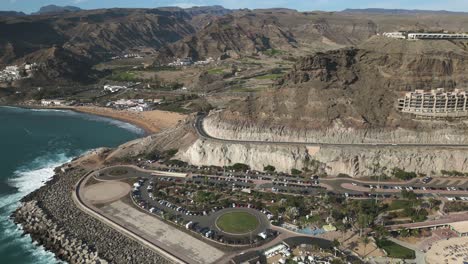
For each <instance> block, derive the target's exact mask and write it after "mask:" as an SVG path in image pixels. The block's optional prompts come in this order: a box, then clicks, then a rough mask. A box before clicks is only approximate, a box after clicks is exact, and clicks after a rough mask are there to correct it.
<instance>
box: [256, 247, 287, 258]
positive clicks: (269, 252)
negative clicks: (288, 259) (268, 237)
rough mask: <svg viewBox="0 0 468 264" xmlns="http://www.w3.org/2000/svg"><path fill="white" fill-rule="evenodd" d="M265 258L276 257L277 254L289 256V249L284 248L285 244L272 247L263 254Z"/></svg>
mask: <svg viewBox="0 0 468 264" xmlns="http://www.w3.org/2000/svg"><path fill="white" fill-rule="evenodd" d="M263 254H264V255H265V257H267V258H271V257H273V256H276V255H278V254H282V255H284V256H289V255H291V252H289V247H288V246H286V245H285V244H278V245H276V246H273V247H271V248H269V249H267V250H265V251H264V252H263Z"/></svg>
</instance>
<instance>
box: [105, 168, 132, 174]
mask: <svg viewBox="0 0 468 264" xmlns="http://www.w3.org/2000/svg"><path fill="white" fill-rule="evenodd" d="M127 173H128V170H127V169H124V168H115V169H112V170H111V171H109V174H110V175H112V176H120V175H124V174H127Z"/></svg>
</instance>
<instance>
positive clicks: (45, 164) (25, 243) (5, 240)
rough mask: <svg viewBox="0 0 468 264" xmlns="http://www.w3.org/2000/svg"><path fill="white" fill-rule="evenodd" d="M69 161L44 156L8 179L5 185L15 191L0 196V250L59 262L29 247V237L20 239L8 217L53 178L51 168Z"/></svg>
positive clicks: (38, 248)
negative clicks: (30, 195)
mask: <svg viewBox="0 0 468 264" xmlns="http://www.w3.org/2000/svg"><path fill="white" fill-rule="evenodd" d="M69 160H70V158H69V157H67V156H66V155H65V153H60V154H52V155H46V156H43V157H41V158H37V159H35V160H33V161H32V162H31V163H30V164H29V165H27V166H23V167H22V168H19V169H18V170H17V171H15V176H16V177H15V178H12V179H10V180H9V181H8V183H9V184H10V185H12V186H14V187H16V188H17V189H18V192H16V193H15V194H11V195H6V196H3V197H0V208H1V209H2V214H1V215H0V219H2V221H1V222H0V223H1V224H0V230H1V233H0V249H2V250H4V249H7V248H21V249H22V251H23V252H27V253H28V254H30V255H32V256H33V258H34V260H35V262H34V263H39V264H42V263H43V264H50V263H60V262H59V261H58V260H57V259H56V258H55V255H54V254H53V253H52V252H48V251H46V250H45V249H44V248H43V247H42V246H37V244H33V243H32V239H31V237H30V236H29V235H26V236H22V231H21V227H17V226H16V225H15V224H14V223H13V222H12V221H10V220H8V218H9V215H10V214H11V213H12V212H13V211H14V210H15V209H16V207H17V206H18V205H19V201H20V200H21V198H22V197H24V196H25V195H27V194H29V193H31V192H32V191H34V190H36V189H38V188H40V187H41V186H43V185H44V184H45V182H46V181H47V180H49V179H50V178H51V177H52V176H53V175H54V168H55V167H57V166H59V165H61V164H63V163H65V162H68V161H69Z"/></svg>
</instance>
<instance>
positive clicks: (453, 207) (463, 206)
mask: <svg viewBox="0 0 468 264" xmlns="http://www.w3.org/2000/svg"><path fill="white" fill-rule="evenodd" d="M444 210H445V212H449V213H450V212H461V211H468V203H466V202H460V201H457V202H447V203H445V207H444Z"/></svg>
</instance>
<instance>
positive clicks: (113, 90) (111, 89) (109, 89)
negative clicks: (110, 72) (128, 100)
mask: <svg viewBox="0 0 468 264" xmlns="http://www.w3.org/2000/svg"><path fill="white" fill-rule="evenodd" d="M123 89H127V86H119V85H108V84H106V85H104V91H107V92H111V93H116V92H118V91H120V90H123Z"/></svg>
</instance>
